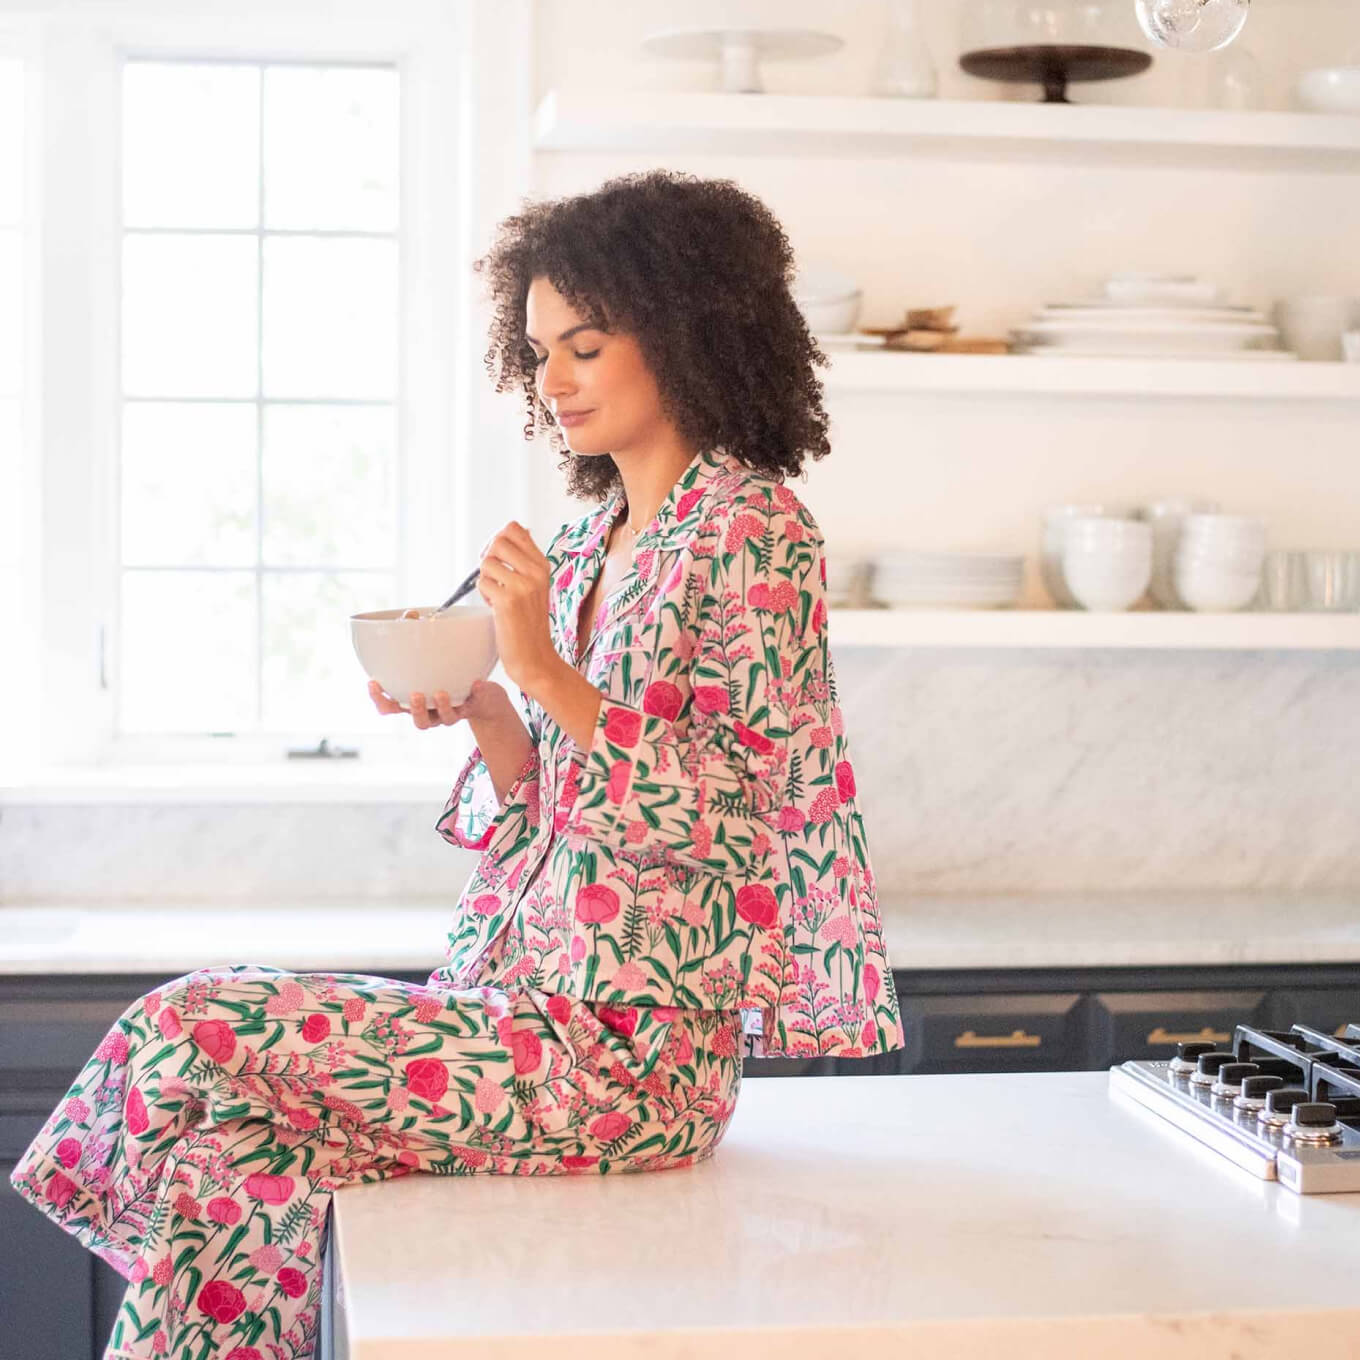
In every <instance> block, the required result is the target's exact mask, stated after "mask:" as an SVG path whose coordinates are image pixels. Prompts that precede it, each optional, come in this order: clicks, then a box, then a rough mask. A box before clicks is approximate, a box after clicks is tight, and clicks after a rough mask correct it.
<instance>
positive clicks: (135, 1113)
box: [123, 1086, 151, 1138]
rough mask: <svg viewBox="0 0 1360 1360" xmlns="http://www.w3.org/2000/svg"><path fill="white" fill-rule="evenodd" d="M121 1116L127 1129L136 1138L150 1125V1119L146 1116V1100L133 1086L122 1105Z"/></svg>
mask: <svg viewBox="0 0 1360 1360" xmlns="http://www.w3.org/2000/svg"><path fill="white" fill-rule="evenodd" d="M123 1118H124V1120H125V1122H126V1123H127V1131H128V1132H129V1133H130V1134H131V1135H132V1136H133V1137H134V1138H136V1137H137V1136H138V1135H139V1134H143V1133H145V1132H146V1131H147V1129H148V1128H150V1126H151V1120H150V1119H148V1118H147V1113H146V1101H145V1100H143V1099H142V1093H141V1091H139V1090H138V1089H137V1087H135V1086H133V1087H131V1088H130V1089H129V1091H128V1094H127V1101H126V1103H125V1104H124V1106H123Z"/></svg>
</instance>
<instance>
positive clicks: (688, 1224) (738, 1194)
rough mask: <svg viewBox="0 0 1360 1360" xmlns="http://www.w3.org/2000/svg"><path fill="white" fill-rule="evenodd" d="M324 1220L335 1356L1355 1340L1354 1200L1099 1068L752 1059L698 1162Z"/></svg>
mask: <svg viewBox="0 0 1360 1360" xmlns="http://www.w3.org/2000/svg"><path fill="white" fill-rule="evenodd" d="M828 1083H831V1084H830V1085H828ZM828 1093H830V1095H831V1096H832V1097H834V1098H831V1099H829V1098H828ZM334 1222H335V1225H336V1236H335V1244H336V1246H337V1247H338V1252H337V1257H336V1259H337V1261H338V1269H337V1274H338V1277H339V1283H340V1288H341V1291H342V1295H343V1305H342V1307H341V1308H340V1309H339V1310H338V1314H337V1317H338V1321H339V1324H340V1327H339V1333H340V1335H342V1336H343V1337H344V1339H345V1340H346V1344H347V1349H337V1356H338V1357H340V1358H342V1360H343V1358H344V1357H348V1358H349V1360H446V1358H447V1360H454V1357H457V1360H541V1357H542V1356H543V1355H544V1354H545V1353H547V1352H546V1351H545V1345H546V1346H547V1347H550V1348H551V1354H552V1355H553V1356H555V1357H558V1360H644V1358H645V1360H709V1357H712V1358H713V1360H719V1358H720V1357H721V1358H722V1360H727V1358H728V1357H731V1356H733V1355H740V1356H742V1357H744V1360H803V1357H807V1360H813V1358H814V1357H816V1358H818V1360H820V1357H824V1356H826V1355H829V1354H840V1355H852V1354H853V1355H861V1356H864V1355H875V1354H877V1355H903V1354H906V1355H932V1356H934V1355H941V1356H948V1357H950V1360H996V1358H997V1357H998V1356H1002V1355H1004V1356H1005V1357H1006V1358H1007V1360H1066V1358H1067V1357H1072V1358H1073V1360H1076V1357H1082V1360H1085V1357H1088V1356H1092V1355H1100V1356H1101V1357H1102V1360H1133V1357H1138V1360H1229V1358H1230V1357H1232V1358H1233V1360H1266V1358H1267V1357H1278V1360H1297V1358H1298V1357H1299V1356H1302V1355H1307V1354H1316V1355H1319V1356H1325V1357H1327V1358H1328V1360H1360V1291H1357V1289H1356V1284H1355V1259H1356V1243H1357V1241H1360V1195H1309V1196H1300V1195H1296V1194H1294V1193H1293V1192H1292V1191H1289V1190H1286V1189H1284V1188H1283V1187H1281V1186H1280V1185H1278V1184H1277V1183H1274V1182H1266V1181H1261V1180H1257V1179H1256V1178H1255V1177H1253V1176H1252V1175H1250V1174H1249V1173H1247V1172H1245V1171H1242V1170H1240V1169H1238V1168H1237V1167H1235V1166H1233V1165H1232V1164H1230V1163H1229V1162H1227V1161H1226V1160H1225V1159H1223V1158H1222V1157H1220V1156H1219V1155H1218V1154H1217V1153H1214V1152H1212V1151H1210V1150H1209V1149H1207V1148H1205V1147H1203V1146H1202V1145H1201V1144H1198V1143H1196V1142H1195V1141H1194V1140H1192V1139H1190V1138H1188V1137H1187V1136H1186V1135H1184V1134H1183V1133H1181V1132H1180V1131H1179V1130H1177V1129H1175V1128H1173V1127H1172V1126H1171V1125H1170V1124H1167V1123H1166V1122H1165V1121H1163V1120H1162V1119H1161V1118H1160V1117H1159V1116H1157V1115H1155V1114H1153V1113H1152V1112H1151V1111H1149V1110H1146V1109H1144V1108H1143V1107H1142V1106H1139V1105H1137V1104H1134V1103H1133V1102H1131V1101H1129V1100H1128V1099H1127V1098H1126V1097H1123V1096H1121V1095H1117V1094H1115V1093H1112V1092H1111V1091H1110V1090H1109V1087H1108V1077H1107V1076H1106V1074H1105V1073H1101V1072H1077V1073H1040V1074H1027V1075H1004V1076H1002V1075H997V1076H924V1077H920V1076H908V1077H836V1078H815V1077H791V1078H782V1079H774V1078H767V1079H765V1080H761V1081H748V1082H747V1083H745V1086H744V1089H743V1090H742V1092H741V1095H740V1098H739V1100H738V1104H737V1112H736V1115H735V1116H734V1118H733V1122H732V1125H731V1127H730V1128H729V1130H728V1133H727V1137H726V1139H725V1140H724V1142H723V1144H722V1145H721V1146H720V1147H719V1149H718V1151H717V1154H716V1156H715V1157H714V1158H713V1159H712V1160H711V1161H709V1162H706V1163H703V1164H701V1165H699V1166H696V1167H689V1168H685V1169H682V1170H677V1171H666V1172H657V1173H650V1174H643V1175H619V1176H613V1175H611V1176H608V1177H605V1178H594V1177H586V1176H580V1177H576V1176H573V1177H562V1178H558V1177H545V1178H533V1179H523V1180H521V1179H517V1178H512V1177H491V1176H473V1177H458V1178H445V1177H433V1176H419V1175H416V1176H410V1177H406V1178H403V1179H401V1180H398V1181H391V1182H385V1183H379V1184H375V1185H363V1186H352V1187H349V1188H346V1189H342V1190H341V1191H339V1192H338V1194H337V1196H336V1199H335V1220H334ZM902 1346H905V1347H906V1349H899V1347H902Z"/></svg>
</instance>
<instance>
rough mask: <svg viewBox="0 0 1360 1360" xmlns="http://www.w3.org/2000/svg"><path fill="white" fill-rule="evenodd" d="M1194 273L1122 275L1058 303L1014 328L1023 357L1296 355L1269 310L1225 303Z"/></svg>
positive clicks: (1016, 346) (1013, 336)
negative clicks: (1090, 294)
mask: <svg viewBox="0 0 1360 1360" xmlns="http://www.w3.org/2000/svg"><path fill="white" fill-rule="evenodd" d="M1218 299H1219V291H1218V289H1217V288H1216V287H1215V286H1214V285H1213V284H1211V283H1207V282H1206V281H1204V280H1202V279H1197V278H1195V277H1194V276H1193V275H1188V274H1116V275H1114V276H1112V277H1111V278H1109V279H1107V280H1106V282H1105V286H1104V290H1103V296H1101V297H1098V298H1093V299H1088V300H1086V301H1082V302H1053V303H1049V304H1048V305H1047V306H1045V307H1041V308H1040V309H1039V311H1037V312H1036V313H1035V315H1034V318H1033V320H1031V321H1029V322H1027V323H1026V324H1025V325H1023V326H1019V327H1016V328H1015V329H1014V330H1012V331H1011V347H1012V349H1013V350H1014V351H1016V352H1017V353H1021V354H1041V355H1050V356H1056V355H1062V356H1064V357H1067V356H1071V355H1074V354H1080V355H1108V356H1117V357H1121V358H1125V357H1146V358H1169V359H1182V358H1196V359H1275V360H1280V359H1293V358H1294V357H1295V356H1294V355H1293V354H1290V353H1288V352H1286V351H1284V350H1282V349H1281V348H1280V332H1279V329H1278V328H1277V327H1276V326H1275V325H1274V324H1273V323H1272V322H1271V321H1270V319H1269V318H1268V317H1267V316H1266V315H1265V314H1264V313H1263V312H1259V311H1255V310H1253V309H1252V308H1250V307H1245V306H1239V305H1236V304H1231V303H1222V302H1220V301H1219V300H1218Z"/></svg>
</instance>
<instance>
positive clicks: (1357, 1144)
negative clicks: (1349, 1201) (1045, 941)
mask: <svg viewBox="0 0 1360 1360" xmlns="http://www.w3.org/2000/svg"><path fill="white" fill-rule="evenodd" d="M1176 1049H1177V1052H1176V1056H1175V1057H1174V1058H1172V1059H1171V1060H1170V1061H1169V1062H1126V1063H1122V1064H1120V1066H1118V1067H1112V1068H1111V1069H1110V1087H1111V1089H1112V1090H1116V1091H1119V1092H1121V1093H1123V1094H1125V1095H1129V1096H1131V1097H1132V1098H1133V1099H1134V1100H1136V1101H1138V1102H1139V1103H1140V1104H1143V1105H1146V1106H1147V1107H1148V1109H1150V1110H1155V1111H1156V1112H1157V1113H1158V1114H1159V1115H1161V1116H1162V1117H1163V1118H1164V1119H1167V1120H1169V1121H1170V1122H1171V1123H1172V1124H1174V1125H1175V1126H1176V1127H1177V1128H1179V1129H1182V1130H1184V1131H1185V1132H1186V1133H1188V1134H1190V1135H1191V1136H1192V1137H1194V1138H1198V1139H1199V1140H1200V1142H1202V1143H1206V1144H1207V1145H1208V1146H1209V1147H1211V1148H1213V1149H1214V1150H1215V1151H1216V1152H1220V1153H1222V1154H1223V1156H1225V1157H1227V1158H1229V1159H1230V1160H1231V1161H1233V1162H1236V1163H1237V1165H1238V1166H1240V1167H1243V1168H1245V1169H1246V1170H1247V1171H1250V1172H1252V1173H1253V1174H1254V1175H1257V1176H1260V1177H1261V1178H1262V1179H1264V1180H1278V1181H1279V1182H1280V1183H1281V1184H1282V1185H1285V1186H1287V1187H1288V1188H1289V1189H1291V1190H1296V1191H1298V1193H1299V1194H1302V1195H1311V1194H1326V1193H1328V1192H1331V1193H1337V1192H1341V1191H1360V1024H1348V1025H1342V1026H1341V1027H1340V1029H1339V1030H1338V1031H1337V1033H1336V1034H1327V1033H1325V1032H1324V1031H1322V1030H1317V1029H1313V1028H1311V1027H1310V1026H1308V1025H1295V1026H1293V1028H1291V1029H1289V1030H1266V1029H1256V1028H1255V1027H1254V1026H1251V1025H1238V1027H1237V1029H1236V1031H1235V1032H1234V1034H1233V1041H1232V1047H1231V1049H1227V1048H1224V1049H1220V1048H1216V1047H1215V1046H1214V1045H1213V1044H1210V1043H1183V1044H1177V1046H1176Z"/></svg>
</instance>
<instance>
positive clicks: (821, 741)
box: [808, 727, 835, 751]
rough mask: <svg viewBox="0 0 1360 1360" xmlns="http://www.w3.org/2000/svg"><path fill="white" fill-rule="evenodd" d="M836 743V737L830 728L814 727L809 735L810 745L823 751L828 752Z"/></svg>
mask: <svg viewBox="0 0 1360 1360" xmlns="http://www.w3.org/2000/svg"><path fill="white" fill-rule="evenodd" d="M834 741H835V737H834V736H833V735H832V732H831V729H830V728H829V727H814V728H813V729H812V731H810V732H809V733H808V743H809V744H810V745H812V746H815V747H816V748H817V749H818V750H821V751H824V750H826V748H827V747H828V746H830V745H831V744H832V743H833V742H834Z"/></svg>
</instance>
